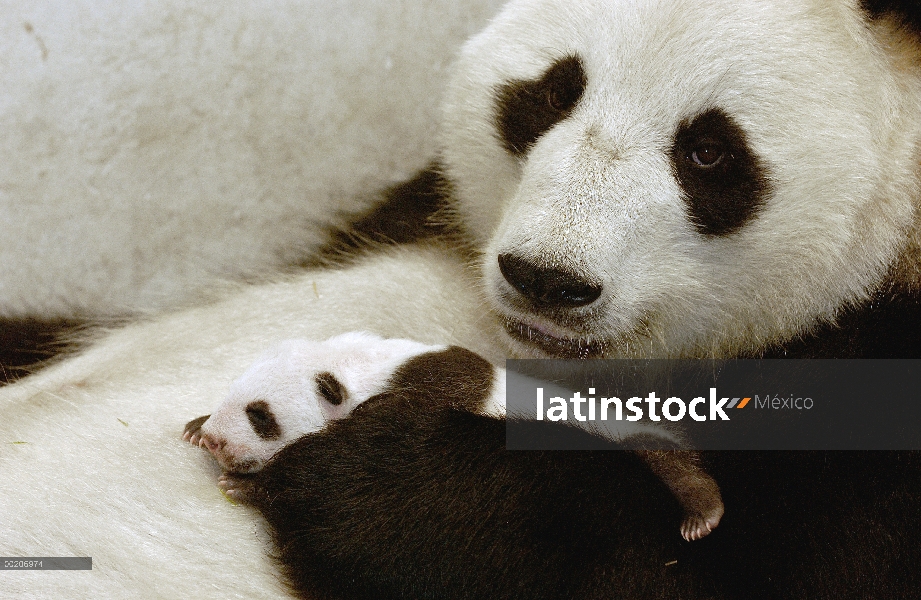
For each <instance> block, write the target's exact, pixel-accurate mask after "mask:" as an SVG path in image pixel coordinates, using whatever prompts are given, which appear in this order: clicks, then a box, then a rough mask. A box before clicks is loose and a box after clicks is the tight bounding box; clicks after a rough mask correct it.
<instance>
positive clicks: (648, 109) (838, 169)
mask: <svg viewBox="0 0 921 600" xmlns="http://www.w3.org/2000/svg"><path fill="white" fill-rule="evenodd" d="M883 21H885V20H884V19H880V20H878V21H871V20H870V17H869V15H868V13H867V11H865V10H863V9H862V8H861V6H859V5H858V3H857V2H851V1H847V0H844V1H841V2H829V1H826V0H822V1H819V0H814V1H810V0H806V1H802V0H714V1H711V2H705V3H700V2H693V1H690V0H639V1H634V2H627V1H618V0H580V1H578V2H563V1H562V0H513V1H512V2H511V3H510V4H509V5H508V6H507V8H506V9H505V10H504V11H503V12H502V13H501V14H500V15H499V16H498V18H496V19H495V21H494V22H493V23H492V24H491V25H490V26H489V27H488V28H487V29H486V30H485V31H484V32H483V33H482V34H480V35H479V36H477V37H475V38H474V39H472V40H471V41H470V42H469V43H468V44H467V45H466V46H465V48H464V50H463V53H462V56H461V58H460V59H459V62H458V63H457V65H456V68H455V71H454V76H453V79H452V82H451V84H450V86H449V90H448V93H447V97H446V101H445V103H444V116H443V130H442V148H443V156H442V160H443V163H444V169H445V173H446V176H447V178H448V179H449V180H450V181H451V183H452V186H453V190H454V192H453V196H454V201H455V205H454V210H455V211H456V217H457V220H458V222H459V224H460V226H461V227H462V228H463V229H464V230H465V231H466V233H467V234H468V235H469V236H470V237H471V238H472V239H473V240H475V242H476V245H477V247H478V248H479V249H480V250H481V252H482V254H481V256H482V266H481V268H482V276H483V279H484V284H485V289H486V292H487V295H488V297H489V300H490V302H491V305H492V308H493V310H494V311H495V312H496V313H498V315H499V316H500V318H501V319H502V321H503V322H504V324H505V328H506V330H507V334H508V340H509V343H510V345H511V348H512V350H513V351H514V352H515V353H517V354H520V355H531V356H547V355H555V356H601V355H607V356H630V355H659V356H682V355H683V356H688V355H713V354H716V355H721V354H731V353H735V352H739V351H746V350H752V349H756V348H758V347H761V346H763V345H764V344H766V343H768V342H771V341H776V340H780V339H784V338H786V337H789V336H792V335H794V334H796V333H798V332H801V331H803V330H804V329H806V328H808V327H809V326H810V325H812V324H814V323H816V322H819V321H822V320H827V319H833V318H834V315H835V313H836V311H838V310H840V309H841V307H842V306H844V305H846V304H847V303H850V302H855V301H858V300H861V299H863V298H864V297H866V294H867V291H868V289H870V288H872V287H873V286H876V285H878V284H879V282H880V281H881V280H882V279H883V278H884V277H885V276H886V274H887V272H888V271H889V270H890V268H891V266H892V265H893V263H894V262H895V261H896V259H897V257H898V255H899V253H900V252H902V251H903V250H904V246H905V240H906V237H907V236H908V235H909V234H910V231H911V228H912V223H913V219H914V216H915V208H916V204H917V201H918V198H919V171H921V167H919V162H921V160H919V155H921V153H919V140H921V110H919V109H918V106H919V105H921V74H919V71H921V67H915V66H910V65H909V64H908V63H910V62H911V61H904V60H903V59H904V56H901V57H900V56H897V54H898V52H896V51H894V50H892V48H891V47H889V49H887V44H888V46H894V44H889V42H887V41H886V40H885V38H886V36H887V35H889V34H891V33H892V32H893V31H894V29H893V28H891V27H888V25H887V23H886V22H883ZM890 41H891V40H890ZM914 51H915V50H912V49H908V50H905V47H903V48H902V50H901V52H902V54H903V55H904V54H905V52H914ZM916 56H918V57H921V52H918V54H917V55H916ZM900 61H903V62H904V63H905V64H902V63H900Z"/></svg>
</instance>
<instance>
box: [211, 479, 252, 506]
mask: <svg viewBox="0 0 921 600" xmlns="http://www.w3.org/2000/svg"><path fill="white" fill-rule="evenodd" d="M217 486H218V487H219V488H221V491H222V492H224V495H225V496H227V497H228V498H230V499H231V500H234V501H236V502H246V501H247V499H248V498H249V497H250V496H251V495H252V492H253V488H254V484H253V478H252V477H248V476H246V475H239V474H237V473H224V474H223V475H221V476H220V478H219V479H218V480H217Z"/></svg>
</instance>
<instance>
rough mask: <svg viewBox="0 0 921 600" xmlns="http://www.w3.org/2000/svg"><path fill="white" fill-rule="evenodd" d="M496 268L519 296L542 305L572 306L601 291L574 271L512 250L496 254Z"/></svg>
mask: <svg viewBox="0 0 921 600" xmlns="http://www.w3.org/2000/svg"><path fill="white" fill-rule="evenodd" d="M499 270H500V271H501V272H502V276H503V277H505V279H506V281H508V282H509V283H510V284H512V287H514V288H515V289H516V290H518V292H519V293H521V295H522V296H524V297H526V298H528V299H529V300H531V302H533V303H534V304H535V305H537V306H540V307H542V308H576V307H578V306H585V305H586V304H591V303H592V302H594V301H595V300H597V299H598V297H599V296H600V295H601V286H600V285H597V284H595V283H591V282H588V281H586V280H585V279H583V278H582V277H581V276H579V275H576V274H575V273H571V272H569V271H565V270H563V269H556V268H552V267H542V266H538V265H535V264H534V263H532V262H529V261H528V260H526V259H523V258H519V257H517V256H514V255H512V254H500V255H499Z"/></svg>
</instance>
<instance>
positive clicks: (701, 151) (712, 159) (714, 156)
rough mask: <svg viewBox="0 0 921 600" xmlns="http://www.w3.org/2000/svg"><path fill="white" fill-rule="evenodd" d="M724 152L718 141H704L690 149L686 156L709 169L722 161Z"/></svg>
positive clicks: (699, 165) (703, 167)
mask: <svg viewBox="0 0 921 600" xmlns="http://www.w3.org/2000/svg"><path fill="white" fill-rule="evenodd" d="M725 156H726V153H725V152H724V151H723V146H722V144H720V143H719V142H714V141H705V142H701V143H700V144H699V145H698V146H697V147H695V148H694V149H693V150H691V153H690V154H689V155H688V158H689V159H690V160H691V161H692V162H693V163H694V164H695V165H697V166H698V167H700V168H702V169H709V168H711V167H715V166H716V165H718V164H720V163H721V162H722V161H723V158H724V157H725Z"/></svg>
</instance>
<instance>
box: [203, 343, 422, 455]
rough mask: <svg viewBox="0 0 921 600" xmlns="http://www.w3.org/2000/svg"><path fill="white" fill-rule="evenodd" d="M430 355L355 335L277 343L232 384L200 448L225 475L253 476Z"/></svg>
mask: <svg viewBox="0 0 921 600" xmlns="http://www.w3.org/2000/svg"><path fill="white" fill-rule="evenodd" d="M429 348H430V347H429V346H426V345H424V344H420V343H418V342H413V341H408V340H399V339H383V338H380V337H378V336H376V335H372V334H368V333H361V332H353V333H346V334H343V335H339V336H336V337H333V338H330V339H328V340H326V341H322V342H315V341H311V340H288V341H285V342H282V343H280V344H278V345H276V346H275V347H273V348H272V349H270V350H269V351H267V352H266V353H265V354H264V355H263V356H262V357H260V358H259V360H257V361H256V362H255V363H254V364H253V365H252V366H250V367H249V368H248V369H247V370H246V372H244V373H243V375H242V376H240V378H239V379H237V380H236V381H234V382H233V384H232V385H231V387H230V391H229V393H228V394H227V397H226V398H225V399H224V400H223V401H222V402H221V404H220V406H218V408H217V409H216V410H215V411H214V413H212V414H211V416H210V417H209V418H208V420H207V421H205V422H204V424H203V425H202V426H201V431H200V433H199V434H198V435H199V436H200V438H201V440H202V445H203V446H204V447H206V448H207V449H208V450H209V451H210V452H211V453H212V454H213V455H214V457H215V459H217V461H218V462H219V463H220V464H221V466H222V467H224V469H226V470H228V471H232V472H237V473H248V472H254V471H258V470H260V469H262V467H263V466H264V465H265V463H266V461H268V460H269V459H270V458H271V457H272V456H273V455H274V454H275V453H276V452H278V451H279V450H281V449H282V448H283V447H285V446H286V445H288V444H290V443H291V442H293V441H294V440H296V439H297V438H299V437H300V436H302V435H304V434H307V433H312V432H315V431H319V430H320V429H322V428H323V426H324V425H325V424H326V423H327V422H328V421H330V420H332V419H339V418H342V417H344V416H346V415H347V414H349V413H350V412H351V411H352V410H353V409H354V408H355V407H356V406H357V405H359V404H361V403H362V402H364V401H365V400H367V399H368V398H370V397H371V396H373V395H375V394H377V393H379V392H380V391H381V390H382V389H384V388H385V387H386V385H387V382H388V379H389V377H390V375H391V374H392V373H393V371H394V369H395V368H396V367H397V366H398V365H400V364H401V363H402V362H404V361H405V360H406V359H407V357H409V356H413V355H415V354H418V353H420V352H423V351H425V350H428V349H429Z"/></svg>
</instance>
